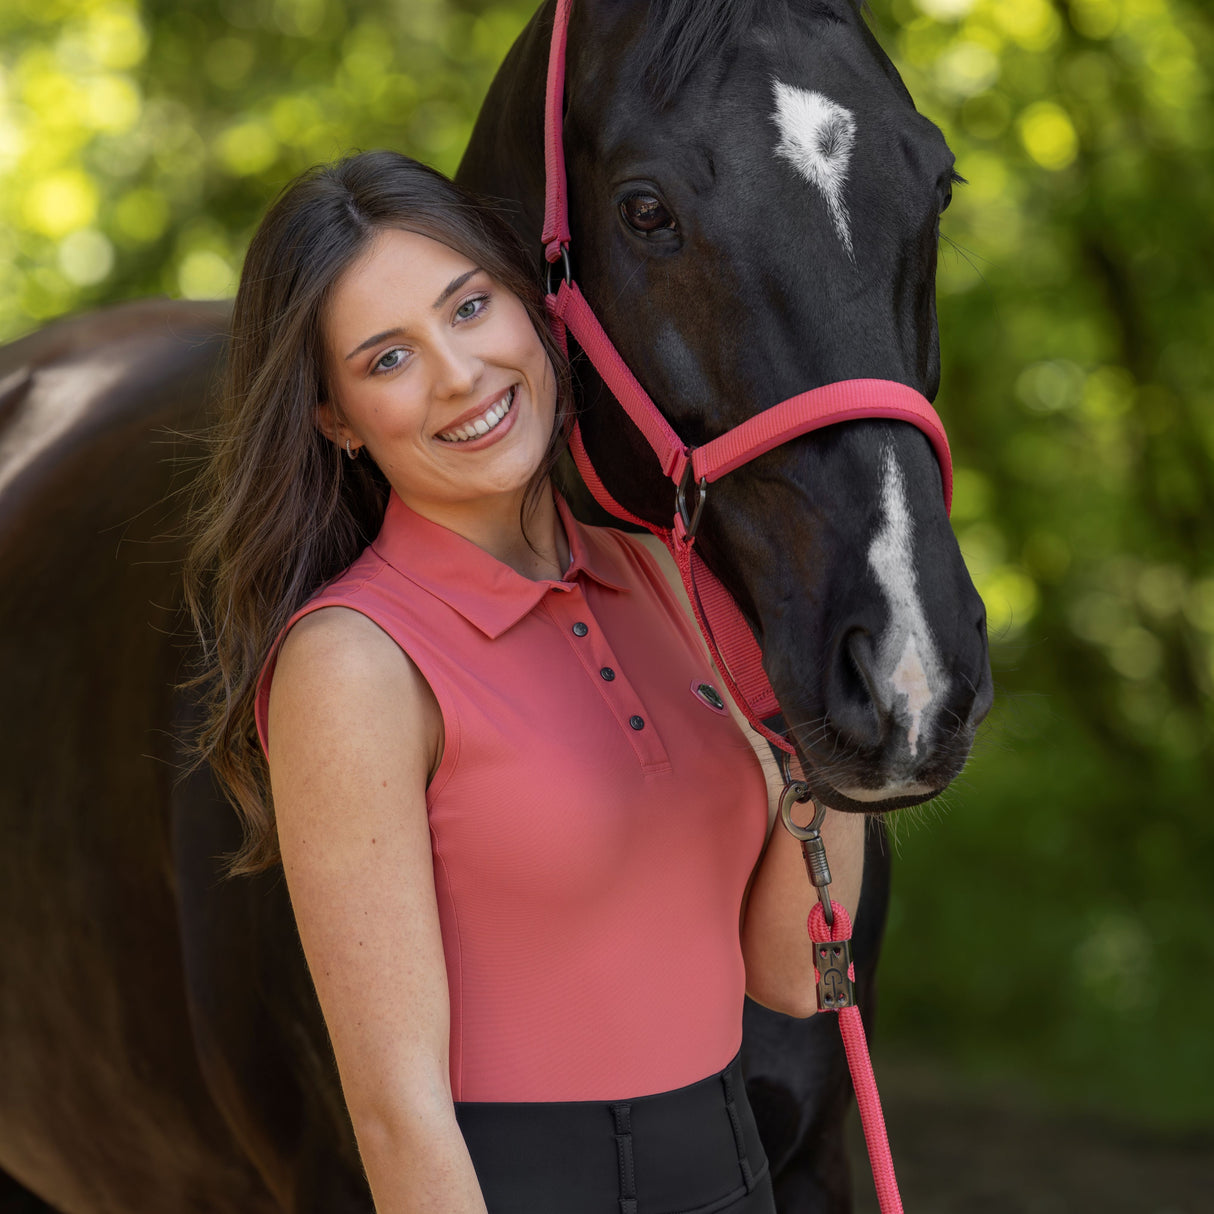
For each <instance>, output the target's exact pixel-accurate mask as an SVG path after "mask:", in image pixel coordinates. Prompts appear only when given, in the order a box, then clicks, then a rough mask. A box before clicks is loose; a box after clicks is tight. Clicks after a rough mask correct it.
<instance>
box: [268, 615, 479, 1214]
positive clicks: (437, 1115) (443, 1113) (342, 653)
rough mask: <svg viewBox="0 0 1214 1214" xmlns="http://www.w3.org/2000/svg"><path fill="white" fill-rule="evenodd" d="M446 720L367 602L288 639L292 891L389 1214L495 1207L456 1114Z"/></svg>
mask: <svg viewBox="0 0 1214 1214" xmlns="http://www.w3.org/2000/svg"><path fill="white" fill-rule="evenodd" d="M441 749H442V718H441V714H440V713H439V709H438V705H437V703H436V701H435V699H434V695H433V692H431V690H430V688H429V686H428V685H427V683H426V682H425V680H424V679H423V678H422V676H421V674H420V673H419V672H418V670H417V668H416V667H415V666H414V665H413V663H412V662H411V661H410V660H409V659H408V658H407V657H406V656H405V655H404V654H403V653H402V652H401V650H400V649H399V647H398V646H397V645H396V644H395V642H393V641H392V639H391V638H390V637H388V636H387V635H386V634H385V633H384V632H382V631H381V630H380V629H379V628H378V627H376V625H375V624H374V623H372V622H371V621H370V620H368V619H366V618H365V617H364V616H362V615H360V614H358V613H357V612H354V611H350V610H347V609H345V608H340V607H331V608H324V609H322V610H320V611H317V612H314V613H313V614H312V615H309V616H305V617H304V618H303V619H302V620H301V621H300V622H299V623H298V624H297V625H295V627H294V628H293V629H292V630H291V632H290V634H289V635H288V637H287V639H286V640H285V641H284V643H283V646H282V650H281V653H280V655H279V659H278V666H277V669H276V671H275V676H274V683H273V686H272V690H271V696H270V714H269V760H270V776H271V782H272V786H273V791H274V805H275V814H276V818H277V825H278V838H279V843H280V846H281V849H282V860H283V868H284V870H285V872H286V878H287V887H288V889H289V890H290V894H291V904H292V906H293V908H294V911H295V919H296V922H297V924H298V926H299V934H300V938H301V940H302V941H303V947H304V953H305V955H306V957H307V960H308V966H309V968H310V970H311V972H312V978H313V981H314V982H315V984H316V991H317V994H318V996H319V998H320V1005H321V1008H322V1010H323V1012H324V1017H325V1023H326V1025H327V1026H328V1030H329V1036H330V1038H331V1039H332V1042H333V1050H334V1053H335V1055H336V1058H337V1064H338V1069H339V1071H340V1074H341V1082H342V1090H343V1092H344V1094H345V1099H346V1104H347V1107H348V1108H349V1110H350V1117H351V1119H352V1121H353V1125H354V1131H355V1134H356V1136H357V1138H358V1145H359V1150H360V1152H361V1154H362V1159H363V1165H364V1167H365V1168H366V1171H367V1178H368V1180H369V1181H370V1184H371V1191H372V1195H373V1196H374V1199H375V1208H376V1210H377V1212H378V1214H420V1212H422V1211H439V1210H441V1211H443V1214H484V1211H485V1204H484V1200H483V1198H482V1196H481V1193H480V1188H479V1186H478V1185H477V1181H476V1174H475V1172H474V1171H473V1168H472V1163H471V1160H470V1159H469V1157H468V1152H467V1149H466V1147H465V1146H464V1141H463V1138H462V1136H461V1135H460V1132H459V1127H458V1125H457V1124H456V1121H455V1111H454V1106H453V1104H452V1098H451V1088H450V1080H449V1075H448V1043H449V1032H450V1003H449V996H448V990H447V979H446V969H445V966H444V960H443V947H442V938H441V936H440V932H439V918H438V905H437V900H436V896H435V889H434V870H433V861H432V858H431V850H430V833H429V823H428V819H427V815H426V798H425V790H426V782H427V779H428V777H429V775H430V773H431V772H432V771H433V768H434V766H435V765H436V763H437V758H438V756H439V755H440V754H441Z"/></svg>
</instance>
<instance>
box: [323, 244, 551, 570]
mask: <svg viewBox="0 0 1214 1214" xmlns="http://www.w3.org/2000/svg"><path fill="white" fill-rule="evenodd" d="M367 334H371V336H366V335H367ZM325 335H326V346H327V349H328V359H327V361H328V366H329V372H328V382H329V389H330V392H331V394H332V395H331V399H330V400H328V401H325V402H324V403H323V404H322V405H321V406H320V413H319V423H320V427H321V429H322V430H323V431H324V432H325V434H326V435H328V437H329V438H331V439H332V440H333V441H334V442H336V443H337V444H338V446H341V447H343V448H344V447H345V444H347V443H349V444H350V447H349V450H348V454H350V455H352V456H353V455H354V454H355V453H356V452H358V451H360V450H362V448H363V447H365V448H366V449H367V451H368V453H369V454H370V455H371V457H372V458H373V459H374V461H375V463H376V465H377V466H378V467H379V469H380V470H381V471H382V472H383V473H384V475H385V476H386V477H387V478H388V481H389V483H390V484H391V485H392V487H393V488H394V489H395V490H396V492H397V494H398V495H399V496H400V498H401V500H402V501H404V502H406V503H407V504H408V505H409V506H411V507H412V508H413V509H414V510H417V511H418V512H419V513H422V514H424V515H425V516H426V517H427V518H430V519H432V520H434V521H435V522H441V523H443V524H444V525H445V526H449V527H453V528H455V529H456V530H459V531H461V533H463V534H466V535H467V534H468V529H469V528H471V529H472V530H473V531H475V532H476V534H477V535H478V536H480V537H481V539H480V541H478V542H481V546H482V547H485V546H488V545H489V544H492V542H493V541H492V539H491V537H490V536H489V535H488V534H486V533H485V532H484V527H485V526H486V523H487V520H489V519H490V518H492V519H493V520H494V522H495V523H496V525H497V526H498V528H499V529H505V530H506V531H509V530H510V529H512V528H513V527H514V526H515V524H516V523H517V520H518V517H519V512H520V510H521V508H522V504H523V502H522V498H523V495H524V492H525V489H526V486H527V485H528V483H529V482H530V480H531V477H532V475H533V473H534V471H535V469H536V468H537V467H539V466H540V464H541V463H542V461H543V458H544V452H545V450H546V449H547V447H548V444H549V442H550V440H551V437H552V430H553V424H554V420H555V413H556V381H555V378H554V375H553V371H552V365H551V363H550V361H549V358H548V353H547V350H546V348H545V346H544V343H543V341H542V340H541V338H540V336H539V334H538V333H537V332H536V328H535V325H534V324H533V322H532V319H531V316H530V315H529V314H528V311H527V309H526V307H525V306H524V305H523V303H522V301H521V300H520V299H519V298H518V296H516V295H514V294H513V293H512V292H510V291H509V290H507V289H506V288H504V287H500V286H499V285H498V284H497V283H496V282H495V281H494V280H493V279H492V278H491V277H490V276H489V274H488V272H487V271H485V270H484V269H482V268H481V267H480V266H478V265H475V264H473V263H472V262H471V261H470V259H469V258H468V257H467V256H465V255H464V254H462V253H459V252H457V251H456V250H454V249H452V248H450V247H448V246H447V245H445V244H441V243H439V242H438V241H436V240H432V239H431V238H429V237H427V236H421V235H418V234H417V233H415V232H409V231H404V230H401V229H399V228H393V229H389V230H387V231H383V232H380V233H379V234H378V235H377V236H376V237H375V238H374V239H373V240H372V241H371V243H370V245H369V247H368V249H367V251H366V253H365V254H364V256H363V257H362V258H360V260H359V261H358V262H357V263H356V264H355V265H353V266H351V267H350V269H349V270H348V271H347V272H346V273H345V274H344V275H343V276H342V278H341V279H340V281H339V282H338V283H337V285H336V287H335V289H334V291H333V294H332V298H331V299H330V301H329V305H328V307H327V309H326V314H325ZM490 503H492V505H490ZM536 506H537V508H542V507H540V504H539V503H538V502H537V503H536ZM549 524H550V520H549ZM548 529H549V530H551V526H550V525H549V527H548ZM469 538H472V537H471V536H469ZM526 551H530V550H529V549H528V550H526Z"/></svg>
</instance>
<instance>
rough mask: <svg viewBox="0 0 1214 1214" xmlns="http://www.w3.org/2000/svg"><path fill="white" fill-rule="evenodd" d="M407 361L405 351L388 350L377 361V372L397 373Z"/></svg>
mask: <svg viewBox="0 0 1214 1214" xmlns="http://www.w3.org/2000/svg"><path fill="white" fill-rule="evenodd" d="M404 360H405V352H404V350H388V351H386V352H385V353H383V354H381V355H380V356H379V358H377V359H376V360H375V367H374V370H375V371H377V372H378V371H395V370H396V368H397V367H399V366H400V365H401V363H402V362H404Z"/></svg>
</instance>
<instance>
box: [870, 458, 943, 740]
mask: <svg viewBox="0 0 1214 1214" xmlns="http://www.w3.org/2000/svg"><path fill="white" fill-rule="evenodd" d="M881 507H882V510H883V512H884V515H885V521H884V523H883V525H882V527H881V530H880V531H878V532H877V534H876V535H875V536H874V537H873V541H872V543H871V544H870V545H869V549H868V563H869V565H871V566H872V570H873V574H874V575H875V576H876V579H877V583H878V585H879V586H880V587H881V590H882V593H883V594H884V595H885V600H886V603H887V605H888V607H889V620H888V623H887V624H886V628H885V634H884V635H883V636H882V638H881V642H880V645H879V646H878V652H877V670H876V672H875V673H876V677H877V681H878V686H879V687H880V689H881V691H882V693H883V694H882V699H884V700H885V701H886V703H888V705H889V707H890V709H891V711H892V712H893V713H894V714H895V715H896V716H897V718H898V719H899V721H900V722H901V721H905V723H906V744H907V747H908V749H909V750H910V754H911V757H912V758H915V757H917V756H918V753H919V744H920V742H921V741H923V740H924V739H925V738H926V737H927V735H928V733H929V732H930V729H931V724H932V718H933V716H934V714H932V713H930V712H929V709H930V708H931V706H932V704H933V703H934V702H935V701H937V700H938V699H939V698H940V697H941V695H942V693H943V691H944V688H945V679H944V676H943V671H942V669H941V665H940V659H939V657H938V656H937V654H936V646H935V644H934V642H933V641H932V634H931V630H930V629H929V628H928V626H927V618H926V616H925V615H924V613H923V604H922V603H921V602H920V599H919V579H918V576H917V574H916V571H915V553H914V548H913V546H912V541H913V539H914V522H913V520H912V518H911V512H910V505H909V503H908V501H907V498H906V480H905V477H904V476H903V475H902V468H901V467H900V466H899V464H898V461H897V459H896V457H895V456H894V451H893V448H892V447H890V446H886V447H885V449H884V451H883V452H882V455H881Z"/></svg>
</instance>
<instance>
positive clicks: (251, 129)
mask: <svg viewBox="0 0 1214 1214" xmlns="http://www.w3.org/2000/svg"><path fill="white" fill-rule="evenodd" d="M215 151H216V154H217V155H218V156H219V159H220V162H221V163H222V164H223V166H224V168H226V169H227V170H228V172H230V173H232V174H234V175H235V176H237V177H251V176H253V175H254V174H255V173H264V172H265V170H266V169H268V168H269V167H270V165H272V164H273V163H274V162H275V161H276V160H277V159H278V140H276V139H275V138H274V136H273V134H271V132H270V131H269V130H268V129H267V128H266V127H265V126H264V125H262V123H260V122H242V123H239V124H238V125H237V126H233V127H229V128H228V129H227V130H226V131H224V132H223V134H222V135H220V136H219V138H218V139H217V140H216V141H215Z"/></svg>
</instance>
